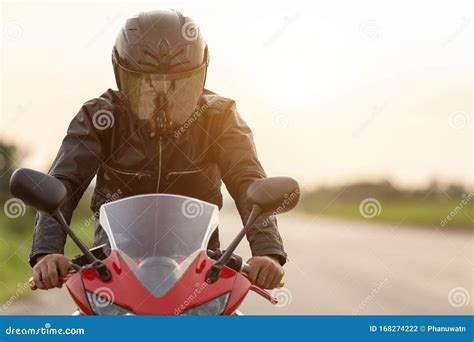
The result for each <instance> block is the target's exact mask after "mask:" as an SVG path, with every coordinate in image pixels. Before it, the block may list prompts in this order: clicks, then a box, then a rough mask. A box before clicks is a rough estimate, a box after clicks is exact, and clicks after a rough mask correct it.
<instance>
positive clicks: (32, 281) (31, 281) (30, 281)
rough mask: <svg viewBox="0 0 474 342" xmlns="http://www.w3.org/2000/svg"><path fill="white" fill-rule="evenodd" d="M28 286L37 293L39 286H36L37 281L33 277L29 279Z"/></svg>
mask: <svg viewBox="0 0 474 342" xmlns="http://www.w3.org/2000/svg"><path fill="white" fill-rule="evenodd" d="M28 286H29V287H30V290H31V291H35V290H37V289H38V286H36V284H35V280H34V279H33V277H30V279H28Z"/></svg>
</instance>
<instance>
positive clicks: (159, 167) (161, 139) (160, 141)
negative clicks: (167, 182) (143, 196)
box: [156, 135, 163, 193]
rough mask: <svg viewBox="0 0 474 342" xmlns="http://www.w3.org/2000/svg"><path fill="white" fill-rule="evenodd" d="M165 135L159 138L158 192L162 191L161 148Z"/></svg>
mask: <svg viewBox="0 0 474 342" xmlns="http://www.w3.org/2000/svg"><path fill="white" fill-rule="evenodd" d="M162 142H163V136H161V135H160V139H159V140H158V183H157V185H156V192H157V193H159V192H160V181H161V148H162Z"/></svg>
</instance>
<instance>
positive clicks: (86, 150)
mask: <svg viewBox="0 0 474 342" xmlns="http://www.w3.org/2000/svg"><path fill="white" fill-rule="evenodd" d="M97 106H99V103H98V101H96V102H94V101H93V102H92V103H91V102H88V103H86V104H85V105H84V106H83V107H82V108H81V110H80V111H79V113H78V114H77V115H76V116H75V117H74V119H73V120H72V121H71V123H70V125H69V128H68V130H67V134H66V137H65V138H64V140H63V142H62V144H61V147H60V149H59V152H58V154H57V156H56V158H55V160H54V162H53V165H52V166H51V169H50V170H49V174H50V175H51V176H53V177H56V178H58V179H59V180H60V181H62V182H63V184H64V185H65V187H66V189H67V199H66V201H65V203H64V205H63V206H62V207H61V211H62V213H63V215H64V217H65V219H66V221H67V222H68V224H69V223H70V222H71V217H72V213H73V211H74V209H75V208H76V206H77V204H78V203H79V200H80V199H81V197H82V195H83V193H84V191H85V190H86V189H87V187H88V186H89V184H90V182H91V180H92V179H93V178H94V176H95V174H96V172H97V168H98V165H99V161H100V155H101V143H100V139H99V134H98V130H97V129H96V128H95V126H94V124H93V114H94V112H96V110H98V108H95V107H97ZM65 243H66V234H65V233H64V232H63V231H62V230H61V229H60V227H59V225H58V224H57V223H56V221H54V220H53V218H52V217H51V216H49V215H48V214H45V213H37V215H36V220H35V229H34V233H33V245H32V249H31V254H30V260H29V261H30V265H31V266H34V265H35V264H36V258H37V257H38V256H40V255H43V254H51V253H61V254H62V253H64V245H65Z"/></svg>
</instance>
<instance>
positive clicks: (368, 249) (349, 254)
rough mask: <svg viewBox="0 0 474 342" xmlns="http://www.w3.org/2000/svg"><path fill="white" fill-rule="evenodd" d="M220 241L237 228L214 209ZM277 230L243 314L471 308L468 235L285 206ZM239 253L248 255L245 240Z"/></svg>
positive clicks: (47, 298) (66, 307) (46, 304)
mask: <svg viewBox="0 0 474 342" xmlns="http://www.w3.org/2000/svg"><path fill="white" fill-rule="evenodd" d="M221 216H222V217H221V222H220V227H221V228H220V229H221V235H222V238H223V245H224V246H225V245H226V241H227V242H228V241H230V239H231V238H232V237H233V235H234V234H236V233H237V231H238V229H239V227H240V222H239V219H238V218H237V216H236V215H235V213H229V212H227V213H224V214H223V215H221ZM280 227H281V228H280V230H281V233H282V236H283V240H284V241H285V245H286V249H287V252H288V255H289V258H290V261H289V262H288V263H287V265H286V266H285V270H286V276H285V284H286V286H285V288H283V289H280V290H277V292H276V293H275V296H276V297H278V298H280V300H281V303H280V304H279V305H277V306H273V305H272V304H270V303H268V302H267V301H265V300H263V299H262V298H260V297H258V296H257V295H256V294H253V293H251V294H249V296H248V297H247V299H246V301H245V303H244V304H243V305H242V306H241V310H242V311H243V312H244V313H245V314H271V315H280V314H290V315H291V314H304V315H306V314H316V315H323V314H344V315H351V314H361V315H369V314H381V315H389V314H395V315H398V314H449V315H455V314H473V313H474V310H473V301H474V300H473V299H471V296H472V295H473V293H474V292H473V288H474V286H473V238H474V234H472V233H470V232H467V231H451V232H446V231H443V230H442V229H439V230H436V229H427V228H419V227H410V226H397V225H395V224H392V225H387V224H380V223H374V222H372V221H371V220H364V221H342V220H337V219H328V218H322V217H314V216H305V215H302V214H299V213H288V214H285V215H283V216H282V217H281V218H280ZM239 252H240V253H241V254H242V255H244V256H248V255H249V249H248V244H247V243H246V241H244V242H243V243H242V246H241V247H240V250H239ZM72 311H74V304H73V302H72V301H71V300H70V298H69V296H68V293H67V291H66V290H65V289H62V290H50V291H41V292H40V291H37V292H36V293H34V294H33V295H31V296H20V297H19V298H18V299H16V300H14V301H13V303H12V304H11V305H9V306H8V307H7V309H6V310H5V311H4V312H3V314H53V315H54V314H70V313H71V312H72Z"/></svg>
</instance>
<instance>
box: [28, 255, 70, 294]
mask: <svg viewBox="0 0 474 342" xmlns="http://www.w3.org/2000/svg"><path fill="white" fill-rule="evenodd" d="M68 273H69V259H68V258H66V257H65V256H64V255H62V254H47V255H42V256H39V257H38V258H37V263H36V265H35V266H34V267H33V280H34V282H35V285H36V287H37V288H39V289H42V290H48V289H52V288H55V287H58V288H61V287H62V286H63V280H62V278H64V277H65V276H66V275H67V274H68Z"/></svg>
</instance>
